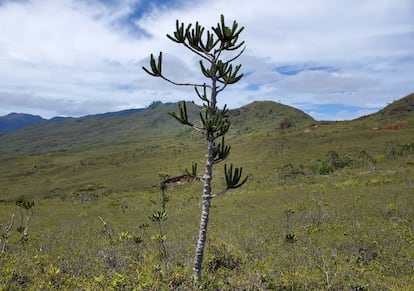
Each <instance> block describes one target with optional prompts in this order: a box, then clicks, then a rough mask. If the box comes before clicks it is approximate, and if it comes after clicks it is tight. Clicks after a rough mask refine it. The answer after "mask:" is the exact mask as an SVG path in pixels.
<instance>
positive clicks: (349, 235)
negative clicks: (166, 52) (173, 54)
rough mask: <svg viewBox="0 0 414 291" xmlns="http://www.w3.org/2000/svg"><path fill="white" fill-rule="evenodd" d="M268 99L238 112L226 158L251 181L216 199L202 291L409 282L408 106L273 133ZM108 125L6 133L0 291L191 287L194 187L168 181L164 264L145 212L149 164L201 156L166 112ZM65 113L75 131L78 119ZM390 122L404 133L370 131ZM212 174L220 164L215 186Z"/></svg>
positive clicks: (153, 190)
mask: <svg viewBox="0 0 414 291" xmlns="http://www.w3.org/2000/svg"><path fill="white" fill-rule="evenodd" d="M410 100H411V99H410ZM155 105H156V104H155ZM158 105H159V104H158ZM262 105H263V106H262ZM265 105H266V104H260V103H256V104H253V106H252V107H249V108H244V109H243V110H244V111H243V110H241V113H243V112H248V115H242V117H243V118H241V117H240V115H239V114H240V112H237V113H236V114H235V115H234V116H233V119H234V127H233V128H232V129H231V134H230V136H229V139H228V143H229V144H231V145H232V153H231V155H230V161H231V162H234V163H235V164H236V165H241V166H243V170H244V172H245V173H246V174H248V175H249V180H248V182H247V183H246V185H245V186H243V187H242V188H240V189H237V190H235V191H233V192H229V193H228V194H226V196H224V197H220V198H214V199H213V209H212V213H211V219H210V225H209V237H208V245H207V257H206V259H205V264H204V270H205V272H204V279H203V284H204V285H203V287H204V289H206V290H413V289H414V273H413V270H414V222H413V219H414V178H413V177H414V166H413V165H414V139H413V136H414V118H413V116H412V114H411V113H410V114H409V115H404V114H403V115H401V116H400V117H399V118H398V119H395V118H394V115H393V114H391V113H389V111H384V112H385V113H384V112H381V116H379V115H375V116H371V117H367V118H362V119H359V120H354V121H346V122H329V123H320V124H319V125H318V126H314V128H308V129H306V127H305V126H306V125H308V124H311V123H315V122H314V121H313V120H311V119H310V118H308V117H307V116H305V115H303V116H302V117H303V118H302V119H298V120H297V121H295V123H296V127H293V128H290V129H286V130H278V129H277V127H278V122H280V118H275V114H274V112H275V110H276V109H275V108H272V106H274V104H267V106H265ZM150 109H151V108H149V110H150ZM152 109H153V110H155V109H156V108H155V109H154V108H152ZM164 109H165V108H164V107H163V108H162V110H164ZM168 109H169V108H167V110H168ZM276 111H277V110H276ZM154 112H158V113H159V114H160V116H163V115H162V114H164V113H165V112H164V111H162V114H161V112H159V111H154ZM158 113H157V114H158ZM397 113H398V114H400V113H401V112H397ZM146 114H149V113H148V111H147V113H146ZM279 114H282V113H279ZM387 114H391V115H389V116H388V115H387ZM148 116H150V115H148ZM246 116H247V117H246ZM390 116H391V117H390ZM117 118H118V117H116V118H109V119H104V120H92V121H89V123H88V124H89V125H88V126H92V125H93V126H96V128H95V129H94V130H95V134H93V132H94V131H93V130H92V131H88V133H87V134H85V136H80V135H79V132H76V135H75V136H70V135H63V134H62V137H61V138H59V137H56V135H52V137H53V136H54V138H55V145H53V149H51V148H50V145H51V144H50V140H48V142H46V141H45V139H48V138H51V137H50V135H45V136H44V137H43V142H42V140H39V139H36V138H35V137H36V136H35V135H33V136H32V139H26V140H31V141H32V143H30V142H28V143H26V144H19V142H18V141H19V140H22V136H19V138H15V137H13V135H6V136H3V137H0V139H3V141H1V140H0V144H2V147H3V145H4V144H5V143H7V142H8V144H9V145H10V147H11V148H9V149H6V148H4V147H3V148H2V150H1V151H0V152H1V155H0V162H1V167H0V231H1V232H2V233H1V234H2V237H1V238H0V239H1V240H2V241H1V244H0V246H1V247H2V246H3V243H4V241H5V239H6V237H8V243H7V250H5V251H4V252H2V255H1V257H0V290H3V289H4V290H19V289H28V290H44V289H58V290H64V289H82V290H99V289H101V290H107V289H114V290H130V289H136V290H163V289H164V290H173V289H177V290H192V289H194V287H195V286H193V283H192V279H191V270H190V269H191V266H192V260H193V252H194V248H195V243H196V239H197V231H198V223H199V215H200V212H201V211H200V196H201V191H202V185H201V184H200V183H199V182H187V183H183V184H180V185H178V184H174V185H170V186H169V188H168V189H167V192H166V193H167V195H168V198H169V201H168V202H167V205H166V208H167V212H168V218H167V219H166V221H165V222H164V223H163V224H162V231H163V233H164V234H165V235H166V241H165V245H166V250H167V256H166V258H162V257H159V245H158V244H157V241H156V240H154V238H155V236H156V235H157V234H158V232H159V229H158V228H157V226H156V225H155V224H154V223H153V222H152V221H151V220H150V219H149V218H148V217H149V215H151V213H153V211H155V210H158V209H160V208H161V195H160V191H159V189H158V187H157V185H158V184H159V182H160V178H159V173H165V172H166V173H169V174H171V175H172V176H174V175H180V174H182V173H183V172H184V169H185V168H189V167H190V166H191V161H192V160H193V161H197V162H198V163H199V164H200V165H201V164H202V162H203V160H204V157H203V149H204V145H203V141H202V140H201V139H200V138H199V137H198V136H197V135H195V134H193V133H191V132H189V131H188V130H186V129H184V128H180V127H178V126H177V127H174V126H171V124H174V121H173V120H172V118H171V120H169V118H168V115H167V118H166V121H167V125H166V126H167V127H166V128H165V129H166V130H162V127H163V126H165V125H164V124H165V122H161V123H160V124H158V125H156V123H155V121H154V120H152V121H151V124H153V126H152V127H151V126H148V124H146V125H144V124H143V125H142V126H144V127H145V129H142V128H143V127H138V126H137V127H134V128H132V129H131V127H125V124H128V123H129V124H134V122H133V121H134V120H133V118H132V117H128V118H125V119H123V120H120V119H117ZM147 118H149V117H147ZM159 118H161V117H159ZM163 118H164V117H163ZM237 118H239V119H237ZM269 118H270V119H269ZM291 118H292V117H291ZM129 119H130V120H129ZM147 120H148V119H147ZM71 122H72V123H71V124H70V125H69V126H68V127H69V128H72V129H73V126H75V124H79V123H82V122H85V121H84V120H82V121H71ZM102 122H106V123H111V124H113V130H111V126H106V127H104V128H102V127H99V126H98V125H99V124H101V125H102ZM396 122H398V123H401V124H404V128H403V129H394V130H393V129H380V128H384V127H386V126H387V125H390V124H394V123H396ZM119 124H123V126H120V125H119ZM43 126H50V125H43ZM59 126H65V125H64V124H62V125H59ZM117 126H120V127H117ZM253 128H256V130H252V129H253ZM373 128H377V129H376V130H374V129H373ZM121 129H123V130H121ZM167 129H168V130H167ZM35 130H36V129H31V133H33V132H34V131H35ZM43 130H44V129H43ZM152 130H154V132H152ZM60 131H62V132H64V130H62V129H61V130H60ZM28 132H29V131H27V132H26V136H27V134H28ZM56 132H57V133H59V130H57V129H56ZM105 132H108V133H105ZM17 135H23V133H22V132H20V133H16V136H17ZM52 139H53V138H52ZM62 139H64V140H62ZM5 140H6V141H5ZM2 142H3V143H2ZM221 172H222V166H221V165H218V166H217V167H216V172H215V173H216V174H215V176H214V183H215V185H214V186H215V188H214V190H215V192H219V191H220V190H221V188H220V187H222V186H223V185H224V182H223V180H222V178H221V176H222V175H221ZM21 196H24V197H25V198H26V199H29V198H30V199H34V201H35V206H34V207H33V208H32V210H33V214H32V215H31V211H30V209H29V210H27V209H24V208H21V207H19V206H18V205H16V203H15V201H16V199H18V198H19V197H21ZM13 214H15V219H14V225H13V228H11V230H10V231H9V232H7V231H6V229H7V228H8V226H9V225H10V220H11V217H12V215H13ZM22 214H23V220H21V218H22V217H21V215H22ZM27 217H31V220H30V225H29V228H28V231H27V234H28V235H27V238H25V239H22V237H23V236H22V234H21V233H19V231H18V227H19V226H20V225H23V226H25V225H26V223H27ZM104 222H105V223H106V224H104Z"/></svg>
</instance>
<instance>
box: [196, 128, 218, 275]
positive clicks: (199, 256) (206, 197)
mask: <svg viewBox="0 0 414 291" xmlns="http://www.w3.org/2000/svg"><path fill="white" fill-rule="evenodd" d="M207 139H208V145H207V155H206V158H207V161H206V171H205V173H204V177H203V178H204V188H203V205H202V210H201V219H200V228H199V232H198V242H197V248H196V254H195V258H194V268H193V270H194V280H195V281H197V282H199V281H200V280H201V268H202V264H203V256H204V248H205V244H206V238H207V225H208V218H209V214H210V203H211V198H212V196H211V180H212V179H213V177H212V173H213V163H214V157H213V152H214V141H213V137H212V136H208V138H207Z"/></svg>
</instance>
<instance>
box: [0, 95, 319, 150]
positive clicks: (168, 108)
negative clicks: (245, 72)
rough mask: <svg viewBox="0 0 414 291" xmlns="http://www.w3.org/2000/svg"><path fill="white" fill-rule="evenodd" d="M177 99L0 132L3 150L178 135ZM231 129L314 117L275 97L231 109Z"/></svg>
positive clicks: (194, 109)
mask: <svg viewBox="0 0 414 291" xmlns="http://www.w3.org/2000/svg"><path fill="white" fill-rule="evenodd" d="M187 107H188V111H189V116H190V119H192V120H194V121H195V122H197V120H198V119H199V116H198V115H199V112H200V110H201V107H200V106H197V105H195V104H193V103H191V102H187ZM173 111H177V104H175V103H169V104H163V103H161V102H154V103H153V104H152V105H150V106H149V107H148V108H146V109H144V110H141V111H139V112H136V113H133V114H129V115H126V116H91V117H86V118H70V119H65V120H59V121H54V120H51V121H48V122H43V123H42V124H39V125H34V126H29V127H27V128H24V129H22V130H20V131H16V132H12V133H8V134H3V135H1V136H0V155H2V154H7V155H10V154H18V153H33V154H34V153H45V152H55V151H67V150H70V149H72V148H77V147H87V148H91V147H94V146H109V145H112V144H118V143H130V142H141V143H142V141H143V140H151V139H154V137H156V138H160V137H162V136H171V135H176V134H177V133H178V132H180V131H183V130H184V129H185V128H184V127H183V126H182V125H180V124H179V123H178V122H175V120H174V119H173V118H172V117H171V116H170V115H169V114H168V112H173ZM230 114H231V121H232V123H233V126H232V131H233V132H239V133H243V132H260V131H263V130H276V129H278V128H279V127H280V123H281V122H283V120H284V119H285V118H288V119H289V120H290V121H291V122H292V124H291V125H292V127H295V126H296V127H300V126H305V125H308V124H310V123H312V122H314V120H313V119H312V118H311V117H310V116H308V115H306V114H305V113H303V112H301V111H299V110H297V109H294V108H292V107H289V106H285V105H281V104H278V103H275V102H270V101H268V102H254V103H252V104H250V105H247V106H244V107H242V108H240V109H236V110H232V111H231V113H230Z"/></svg>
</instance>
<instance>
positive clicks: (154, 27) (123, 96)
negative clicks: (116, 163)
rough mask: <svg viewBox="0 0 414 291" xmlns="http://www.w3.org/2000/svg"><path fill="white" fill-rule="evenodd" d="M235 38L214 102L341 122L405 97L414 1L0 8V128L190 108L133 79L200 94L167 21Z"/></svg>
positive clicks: (170, 1) (48, 2)
mask: <svg viewBox="0 0 414 291" xmlns="http://www.w3.org/2000/svg"><path fill="white" fill-rule="evenodd" d="M221 14H223V15H224V16H225V19H226V23H228V24H229V25H230V24H231V23H232V22H233V21H234V20H236V21H237V22H238V24H239V25H240V26H243V27H245V29H244V31H243V32H242V34H241V36H240V39H242V40H244V41H245V44H246V49H245V51H244V53H243V54H242V56H240V58H238V59H237V60H236V64H239V63H240V64H242V68H241V71H242V72H243V73H244V77H243V78H242V79H241V81H240V82H238V83H237V84H234V85H232V86H228V87H227V88H226V89H225V90H224V91H222V92H221V93H220V95H219V97H218V98H219V103H220V105H221V106H222V105H224V104H227V105H228V107H230V108H239V107H241V106H244V105H246V104H249V103H251V102H253V101H260V100H273V101H276V102H280V103H282V104H285V105H289V106H293V107H296V108H298V109H300V110H302V111H304V112H306V113H307V114H310V115H311V116H312V117H314V118H315V119H317V120H350V119H354V118H357V117H360V116H363V115H367V114H370V113H373V112H376V111H378V110H379V109H381V108H383V107H384V106H386V105H387V104H389V103H391V102H393V101H394V100H397V99H400V98H402V97H404V96H406V95H408V94H410V93H413V92H414V17H413V15H414V1H413V0H312V1H309V0H255V1H251V0H245V1H240V0H226V1H222V0H154V1H146V0H123V1H122V0H14V1H13V0H0V116H3V115H6V114H8V113H11V112H19V113H30V114H35V115H40V116H42V117H44V118H51V117H54V116H73V117H79V116H85V115H89V114H96V113H104V112H112V111H119V110H124V109H130V108H145V107H147V106H149V105H150V104H151V103H152V102H154V101H162V102H177V101H180V100H194V101H195V102H196V103H198V104H201V102H200V100H199V99H198V97H197V96H196V95H195V94H194V89H193V88H189V87H175V86H173V85H171V84H169V83H167V82H165V81H163V80H161V79H159V78H152V77H151V76H149V75H148V74H146V73H145V72H144V71H143V70H142V66H146V67H148V63H149V55H150V54H151V53H154V54H155V55H158V53H159V52H160V51H162V52H163V72H164V73H165V74H166V75H167V76H168V77H170V78H171V79H173V80H175V81H177V82H190V83H200V82H201V83H203V82H204V81H205V80H203V77H202V75H201V73H200V70H199V66H198V60H199V58H197V57H196V56H195V55H194V54H192V53H191V52H190V51H188V50H187V49H186V48H184V47H183V46H182V45H178V44H176V43H174V42H172V41H170V40H169V39H168V38H167V37H166V34H173V32H174V30H175V23H176V20H177V19H178V20H180V22H184V23H186V24H187V23H195V22H196V21H198V22H199V23H200V24H201V25H203V26H205V27H206V29H210V28H211V27H212V26H215V25H216V24H217V23H218V21H219V19H220V15H221Z"/></svg>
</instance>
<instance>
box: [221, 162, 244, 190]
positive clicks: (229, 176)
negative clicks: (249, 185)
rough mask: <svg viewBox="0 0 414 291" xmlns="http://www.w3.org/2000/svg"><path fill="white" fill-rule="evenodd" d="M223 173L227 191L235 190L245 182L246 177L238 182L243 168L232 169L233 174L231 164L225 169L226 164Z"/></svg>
mask: <svg viewBox="0 0 414 291" xmlns="http://www.w3.org/2000/svg"><path fill="white" fill-rule="evenodd" d="M224 173H225V176H226V185H227V189H236V188H239V187H241V186H243V184H244V183H246V181H247V178H248V177H247V176H246V177H245V178H244V179H243V180H240V179H241V177H242V175H243V168H241V167H240V168H234V172H233V164H231V165H230V167H229V168H227V164H225V165H224Z"/></svg>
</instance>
